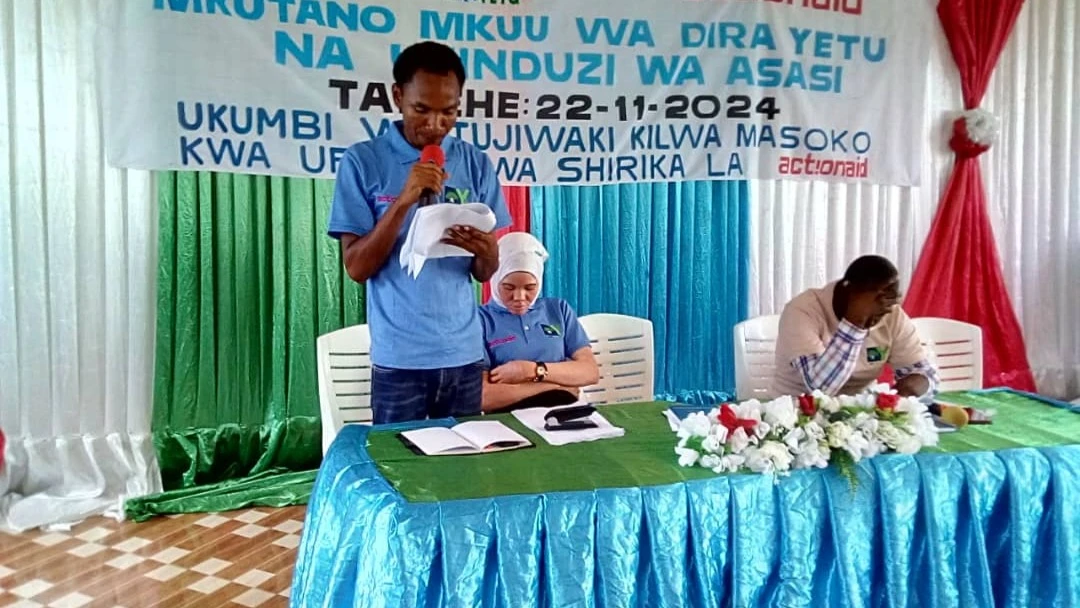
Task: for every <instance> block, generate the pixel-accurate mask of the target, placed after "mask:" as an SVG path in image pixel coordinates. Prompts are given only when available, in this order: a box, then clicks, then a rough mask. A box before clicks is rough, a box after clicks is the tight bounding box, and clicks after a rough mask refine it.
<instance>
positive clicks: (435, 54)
mask: <svg viewBox="0 0 1080 608" xmlns="http://www.w3.org/2000/svg"><path fill="white" fill-rule="evenodd" d="M420 71H423V72H428V73H431V74H439V75H445V74H453V75H455V76H457V79H458V84H460V85H461V86H462V87H464V86H465V64H464V63H462V62H461V57H458V54H457V53H456V52H455V51H454V49H452V48H450V47H448V46H446V45H445V44H441V43H438V42H432V41H430V40H429V41H427V42H418V43H416V44H414V45H412V46H410V47H408V48H406V49H405V50H404V51H401V54H400V55H398V58H397V61H395V62H394V82H395V83H396V84H397V85H398V86H404V85H405V84H406V83H408V82H409V81H410V80H412V79H413V76H415V75H416V73H417V72H420Z"/></svg>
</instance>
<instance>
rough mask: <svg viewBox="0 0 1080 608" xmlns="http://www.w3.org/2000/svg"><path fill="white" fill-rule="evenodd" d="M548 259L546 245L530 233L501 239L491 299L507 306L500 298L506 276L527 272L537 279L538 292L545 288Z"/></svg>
mask: <svg viewBox="0 0 1080 608" xmlns="http://www.w3.org/2000/svg"><path fill="white" fill-rule="evenodd" d="M547 259H548V252H547V249H544V244H543V243H541V242H540V241H538V240H537V239H536V237H535V236H533V235H531V234H529V233H528V232H511V233H510V234H507V235H505V236H503V237H502V238H501V239H499V269H498V270H497V271H495V274H494V276H492V277H491V299H492V300H495V302H496V303H498V304H499V306H502V307H503V308H506V304H505V303H504V302H503V301H502V298H500V297H499V285H501V284H502V281H503V279H505V278H506V275H508V274H511V273H514V272H527V273H529V274H531V275H532V276H534V277H536V292H537V293H540V288H541V287H543V286H544V262H546V261H547Z"/></svg>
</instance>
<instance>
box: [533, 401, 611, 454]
mask: <svg viewBox="0 0 1080 608" xmlns="http://www.w3.org/2000/svg"><path fill="white" fill-rule="evenodd" d="M566 407H574V405H569V406H561V407H531V408H528V409H524V410H515V411H514V418H517V419H518V420H520V421H521V423H522V424H524V425H525V426H527V427H528V428H529V430H531V431H533V432H535V433H536V434H537V435H540V437H541V438H543V440H544V441H546V442H548V443H549V444H550V445H566V444H568V443H581V442H584V441H596V440H598V439H611V438H612V437H622V436H623V435H625V434H626V430H625V429H622V428H620V427H617V426H615V425H613V424H611V423H610V422H608V421H607V419H606V418H604V417H603V416H601V415H600V412H599V411H597V412H593V413H592V415H590V416H589V417H588V418H585V420H590V421H592V422H594V423H596V428H595V429H581V430H575V431H548V430H545V429H544V424H545V421H544V417H545V416H547V414H548V412H551V411H555V410H559V409H564V408H566Z"/></svg>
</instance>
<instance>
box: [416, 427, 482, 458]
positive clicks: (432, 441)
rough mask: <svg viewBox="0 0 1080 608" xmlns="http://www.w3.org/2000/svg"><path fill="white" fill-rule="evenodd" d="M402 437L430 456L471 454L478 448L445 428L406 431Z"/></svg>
mask: <svg viewBox="0 0 1080 608" xmlns="http://www.w3.org/2000/svg"><path fill="white" fill-rule="evenodd" d="M401 435H402V436H403V437H405V438H406V439H408V440H409V441H411V442H412V444H413V445H415V446H416V447H418V448H420V451H421V452H423V453H425V454H427V455H428V456H432V455H435V454H454V453H461V454H471V453H474V452H476V451H477V448H476V446H474V445H472V444H471V443H469V441H468V440H466V439H465V438H464V437H461V436H460V435H458V434H457V433H455V432H454V431H453V430H451V429H448V428H444V427H433V428H427V429H416V430H412V431H405V432H403V433H402V434H401Z"/></svg>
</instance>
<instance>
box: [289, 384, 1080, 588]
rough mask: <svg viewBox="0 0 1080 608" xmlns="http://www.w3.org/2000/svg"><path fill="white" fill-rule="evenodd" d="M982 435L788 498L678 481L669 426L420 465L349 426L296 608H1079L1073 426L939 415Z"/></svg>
mask: <svg viewBox="0 0 1080 608" xmlns="http://www.w3.org/2000/svg"><path fill="white" fill-rule="evenodd" d="M948 398H949V400H950V401H955V402H963V403H968V404H971V405H976V406H981V407H990V408H993V409H995V410H996V411H997V415H996V418H995V423H994V424H993V425H989V426H969V427H967V428H964V429H961V430H960V431H958V432H955V433H949V434H944V435H942V436H941V445H940V446H939V447H938V448H936V449H934V450H929V451H924V452H923V453H921V454H918V455H915V456H904V455H884V456H879V457H877V458H874V459H871V460H868V461H865V462H863V463H861V464H860V466H859V469H858V477H859V482H858V484H857V485H856V486H855V487H854V488H853V487H852V486H851V485H850V484H849V482H848V481H847V480H846V479H843V478H842V477H841V476H839V475H838V474H837V473H836V472H835V471H834V470H832V469H827V470H813V471H799V472H795V473H793V474H792V475H790V476H788V477H784V478H780V479H779V480H774V478H772V477H769V476H762V475H719V476H718V475H715V474H713V473H712V472H710V471H707V470H704V469H699V468H682V467H679V466H678V465H677V462H676V457H675V454H674V451H673V448H674V443H675V439H674V436H673V434H672V433H671V431H670V429H669V428H668V427H667V423H666V421H665V419H664V418H663V416H662V415H661V412H662V410H663V409H664V408H666V407H667V406H668V405H669V404H666V403H646V404H628V405H618V406H606V407H604V408H602V412H603V413H604V415H605V416H606V417H607V418H608V419H609V420H610V421H611V422H612V423H614V424H616V425H618V426H621V427H623V428H625V429H626V435H625V436H624V437H621V438H618V439H609V440H604V441H598V442H593V443H585V444H573V445H568V446H562V447H552V446H549V445H547V444H546V443H545V442H544V441H543V440H542V439H540V438H539V437H538V436H536V435H534V434H532V433H531V432H529V431H527V430H526V429H525V428H524V427H523V426H521V425H520V424H519V423H518V422H517V420H516V419H514V418H512V417H511V416H507V415H504V416H497V417H495V418H496V419H500V420H502V421H503V422H505V423H506V424H508V425H510V426H512V427H514V428H515V429H516V430H518V431H519V432H521V433H523V434H525V435H526V436H527V437H529V438H530V439H531V440H532V441H533V442H534V443H535V444H536V448H533V449H526V450H518V451H512V452H502V453H496V454H485V455H479V456H452V457H437V458H429V457H422V456H417V455H416V454H414V453H412V452H411V451H410V450H408V449H407V448H406V447H405V446H404V445H403V444H402V443H401V442H400V441H399V440H398V439H397V437H396V434H397V432H399V431H400V430H402V429H403V428H411V427H415V426H422V425H432V424H439V425H448V424H452V423H453V421H450V420H441V421H426V422H423V423H416V424H410V425H398V426H394V427H374V428H372V427H365V426H349V427H346V428H345V429H343V431H342V432H341V434H340V435H339V436H338V438H337V440H336V441H335V442H334V444H333V445H332V446H331V448H330V450H329V451H328V453H327V455H326V458H325V459H324V462H323V465H322V468H321V469H320V472H319V476H318V479H317V481H316V486H315V491H314V493H313V495H312V499H311V501H310V503H309V507H308V515H307V524H306V525H305V528H304V536H303V540H302V543H301V546H300V551H299V556H298V560H297V566H296V572H295V575H294V583H293V589H292V605H293V606H297V607H299V606H304V607H308V606H468V607H474V606H648V607H650V608H652V607H667V606H671V607H676V606H680V607H681V606H708V607H716V606H740V607H741V606H785V607H787V606H919V607H920V608H932V607H936V606H1032V605H1040V606H1042V605H1046V606H1080V445H1076V444H1078V443H1080V416H1078V415H1077V414H1078V413H1080V410H1077V409H1076V408H1071V407H1070V406H1069V405H1068V404H1062V403H1056V402H1052V401H1050V400H1044V399H1041V398H1038V397H1036V396H1033V395H1025V394H1020V393H1014V392H1010V391H980V392H971V393H959V394H952V395H949V396H948Z"/></svg>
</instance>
